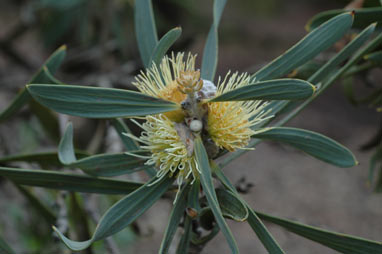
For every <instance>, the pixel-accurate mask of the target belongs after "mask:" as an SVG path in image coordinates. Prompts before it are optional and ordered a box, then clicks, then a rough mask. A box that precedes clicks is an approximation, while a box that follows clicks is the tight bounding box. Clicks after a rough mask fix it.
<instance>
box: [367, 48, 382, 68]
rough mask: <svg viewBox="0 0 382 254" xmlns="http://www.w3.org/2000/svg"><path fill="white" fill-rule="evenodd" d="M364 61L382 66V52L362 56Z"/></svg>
mask: <svg viewBox="0 0 382 254" xmlns="http://www.w3.org/2000/svg"><path fill="white" fill-rule="evenodd" d="M364 59H365V60H367V61H370V62H372V63H375V64H378V65H379V66H382V50H379V51H376V52H373V53H371V54H368V55H366V56H364Z"/></svg>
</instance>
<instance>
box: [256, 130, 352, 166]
mask: <svg viewBox="0 0 382 254" xmlns="http://www.w3.org/2000/svg"><path fill="white" fill-rule="evenodd" d="M253 137H254V138H259V139H266V140H272V141H279V142H282V143H286V144H288V145H291V146H293V147H295V148H297V149H299V150H302V151H304V152H305V153H307V154H309V155H311V156H313V157H315V158H317V159H319V160H322V161H325V162H327V163H330V164H333V165H336V166H339V167H345V168H346V167H352V166H354V165H356V164H358V162H357V161H356V159H355V157H354V155H353V154H352V152H351V151H350V150H349V149H347V148H346V147H344V146H342V145H341V144H339V143H338V142H336V141H334V140H333V139H330V138H328V137H325V136H324V135H321V134H318V133H316V132H312V131H307V130H302V129H296V128H286V127H274V128H268V129H265V130H264V131H261V132H258V133H256V134H255V135H253Z"/></svg>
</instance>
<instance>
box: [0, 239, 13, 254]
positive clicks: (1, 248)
mask: <svg viewBox="0 0 382 254" xmlns="http://www.w3.org/2000/svg"><path fill="white" fill-rule="evenodd" d="M0 253H1V254H16V252H14V251H13V250H12V249H11V247H9V245H8V244H7V242H6V241H5V240H4V239H3V238H2V237H1V236H0Z"/></svg>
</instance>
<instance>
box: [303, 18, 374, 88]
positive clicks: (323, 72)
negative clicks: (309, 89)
mask: <svg viewBox="0 0 382 254" xmlns="http://www.w3.org/2000/svg"><path fill="white" fill-rule="evenodd" d="M375 26H376V24H375V23H374V24H371V25H369V26H368V27H366V28H365V29H364V30H363V31H362V32H361V33H360V34H359V35H357V37H355V38H354V39H353V40H352V41H351V42H350V43H348V44H347V45H346V46H345V47H344V48H343V49H342V50H341V51H340V52H339V53H338V54H337V55H335V56H334V57H332V58H331V59H330V60H329V61H328V62H326V63H325V64H324V65H323V66H322V67H321V68H320V69H318V70H317V71H316V72H315V73H314V74H313V75H312V76H311V77H310V78H309V79H308V81H309V82H311V83H313V84H316V83H318V82H319V81H322V80H323V79H324V78H325V77H327V76H329V74H331V73H332V72H333V71H334V70H336V67H338V65H339V64H340V63H342V62H343V61H344V60H346V59H347V58H349V57H350V56H351V55H352V54H354V52H355V51H357V50H358V49H359V48H360V47H361V46H362V45H363V44H364V43H365V42H366V41H367V40H368V39H369V38H370V36H371V35H372V34H373V32H374V30H375ZM320 92H321V91H320Z"/></svg>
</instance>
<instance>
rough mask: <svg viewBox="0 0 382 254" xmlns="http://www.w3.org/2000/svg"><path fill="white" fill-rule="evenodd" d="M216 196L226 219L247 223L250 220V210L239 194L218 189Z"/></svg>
mask: <svg viewBox="0 0 382 254" xmlns="http://www.w3.org/2000/svg"><path fill="white" fill-rule="evenodd" d="M216 196H217V198H218V202H219V205H220V208H221V210H222V213H223V215H224V217H226V218H230V219H232V220H235V221H245V220H246V219H247V218H248V209H247V207H246V205H245V204H244V203H243V202H242V200H241V198H240V197H238V194H234V193H233V192H231V191H228V190H224V189H217V190H216Z"/></svg>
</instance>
